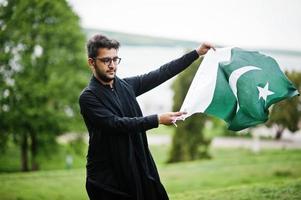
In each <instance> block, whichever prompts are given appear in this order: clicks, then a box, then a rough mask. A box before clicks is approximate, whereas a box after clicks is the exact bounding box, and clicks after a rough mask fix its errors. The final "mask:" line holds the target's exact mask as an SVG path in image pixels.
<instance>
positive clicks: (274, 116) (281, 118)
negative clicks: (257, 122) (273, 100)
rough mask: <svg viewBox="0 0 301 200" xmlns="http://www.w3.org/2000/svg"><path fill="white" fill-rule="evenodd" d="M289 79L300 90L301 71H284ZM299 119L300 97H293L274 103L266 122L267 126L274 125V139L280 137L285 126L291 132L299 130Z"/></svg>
mask: <svg viewBox="0 0 301 200" xmlns="http://www.w3.org/2000/svg"><path fill="white" fill-rule="evenodd" d="M286 75H287V77H288V79H289V80H291V81H292V83H293V84H294V86H295V87H296V88H297V89H298V90H299V91H301V73H300V72H295V71H292V72H286ZM300 121H301V98H300V96H298V97H293V98H290V99H287V100H285V101H281V102H279V103H277V104H275V105H274V106H273V107H272V109H271V115H270V119H269V121H268V122H267V123H266V125H267V126H268V127H271V126H275V127H276V139H280V138H281V136H282V133H283V131H284V130H285V129H286V128H287V129H288V130H290V131H291V132H295V131H297V130H299V123H300Z"/></svg>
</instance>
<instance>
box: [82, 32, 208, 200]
mask: <svg viewBox="0 0 301 200" xmlns="http://www.w3.org/2000/svg"><path fill="white" fill-rule="evenodd" d="M210 48H213V46H211V45H210V44H202V45H201V46H200V47H198V48H197V49H196V50H194V51H191V52H190V53H188V54H186V55H184V56H182V57H181V58H179V59H176V60H173V61H171V62H169V63H167V64H165V65H163V66H162V67H160V68H159V69H157V70H154V71H152V72H149V73H147V74H144V75H140V76H135V77H130V78H125V79H120V78H118V77H117V76H116V70H117V65H118V64H119V62H120V60H121V59H120V58H119V57H118V49H119V43H118V42H117V41H115V40H111V39H108V38H107V37H105V36H102V35H95V36H94V37H92V38H91V39H90V40H89V41H88V44H87V50H88V63H89V66H90V67H91V70H92V72H93V76H92V78H91V81H90V83H89V85H88V86H87V87H86V88H85V89H84V90H83V92H82V93H81V95H80V98H79V103H80V108H81V114H82V115H83V118H84V121H85V123H86V126H87V129H88V131H89V149H88V155H87V180H86V189H87V193H88V196H89V198H90V199H93V200H94V199H98V200H99V199H114V200H118V199H129V200H130V199H131V200H165V199H168V196H167V194H166V191H165V189H164V187H163V185H162V184H161V182H160V178H159V175H158V172H157V169H156V165H155V163H154V161H153V158H152V156H151V153H150V151H149V148H148V143H147V137H146V133H145V131H147V130H149V129H152V128H156V127H158V125H159V124H165V125H171V124H172V123H173V121H174V120H175V118H176V117H179V116H181V115H183V114H184V113H182V112H168V113H164V114H160V115H157V114H154V115H149V116H145V117H143V116H142V112H141V110H140V107H139V105H138V103H137V100H136V97H137V96H139V95H141V94H143V93H145V92H147V91H149V90H151V89H152V88H154V87H156V86H158V85H160V84H161V83H163V82H164V81H166V80H168V79H170V78H171V77H173V76H175V75H176V74H178V73H180V72H181V71H183V70H184V69H185V68H187V67H188V66H189V65H190V64H191V63H192V62H193V61H194V60H196V59H197V58H198V57H199V56H200V55H204V54H205V53H207V51H208V50H209V49H210Z"/></svg>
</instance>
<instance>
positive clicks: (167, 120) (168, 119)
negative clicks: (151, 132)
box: [158, 112, 187, 125]
mask: <svg viewBox="0 0 301 200" xmlns="http://www.w3.org/2000/svg"><path fill="white" fill-rule="evenodd" d="M185 114H187V113H186V112H168V113H164V114H160V115H158V120H159V124H164V125H172V124H174V123H175V121H176V119H177V118H178V117H181V116H182V115H185Z"/></svg>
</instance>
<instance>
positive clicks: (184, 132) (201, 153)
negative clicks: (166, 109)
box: [168, 60, 210, 162]
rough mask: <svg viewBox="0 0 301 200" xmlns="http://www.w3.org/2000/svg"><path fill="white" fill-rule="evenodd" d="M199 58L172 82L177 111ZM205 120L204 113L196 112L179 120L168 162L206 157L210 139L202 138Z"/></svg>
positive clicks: (174, 105) (174, 106) (174, 107)
mask: <svg viewBox="0 0 301 200" xmlns="http://www.w3.org/2000/svg"><path fill="white" fill-rule="evenodd" d="M200 62H201V61H200V60H197V61H195V62H194V63H193V64H192V65H191V66H190V67H189V68H188V69H186V70H185V71H184V72H182V73H181V74H180V75H179V76H178V77H177V78H176V80H175V81H174V83H173V86H172V87H173V91H174V93H175V95H174V98H173V100H174V101H173V102H174V104H173V110H174V111H178V110H179V109H180V107H181V104H182V102H183V101H184V98H185V96H186V93H187V91H188V89H189V86H190V84H191V81H192V79H193V77H194V75H195V73H196V71H197V69H198V66H199V64H200ZM205 122H206V117H205V116H204V115H200V114H196V115H194V116H191V117H189V118H188V119H186V120H185V122H179V123H178V127H177V128H176V129H175V134H174V135H173V140H172V148H171V151H170V156H169V160H168V162H179V161H188V160H195V159H199V158H208V157H209V155H208V153H207V148H208V146H209V144H210V141H209V140H207V139H205V138H204V134H203V132H202V131H203V128H204V124H205Z"/></svg>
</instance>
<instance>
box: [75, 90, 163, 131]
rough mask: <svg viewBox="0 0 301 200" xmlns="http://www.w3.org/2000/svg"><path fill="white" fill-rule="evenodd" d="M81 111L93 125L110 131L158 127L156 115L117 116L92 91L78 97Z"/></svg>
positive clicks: (144, 129) (141, 129)
mask: <svg viewBox="0 0 301 200" xmlns="http://www.w3.org/2000/svg"><path fill="white" fill-rule="evenodd" d="M79 104H80V108H81V113H82V115H83V117H84V118H85V120H88V121H89V122H90V123H92V124H93V126H94V127H99V128H100V127H101V128H105V129H109V130H111V131H112V132H125V133H135V132H139V131H146V130H149V129H152V128H156V127H158V116H157V115H149V116H146V117H119V116H118V115H115V114H114V113H112V112H111V111H110V110H109V108H107V107H105V106H103V105H102V104H101V103H99V100H98V99H97V98H96V97H95V96H94V94H93V93H91V92H88V91H85V92H84V93H82V94H81V96H80V99H79Z"/></svg>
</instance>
